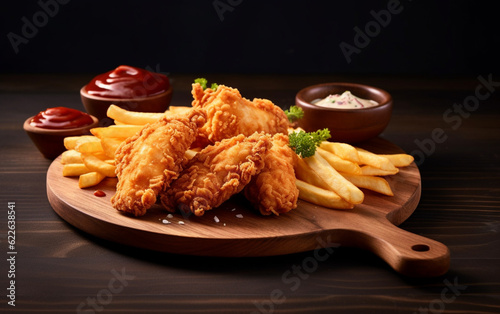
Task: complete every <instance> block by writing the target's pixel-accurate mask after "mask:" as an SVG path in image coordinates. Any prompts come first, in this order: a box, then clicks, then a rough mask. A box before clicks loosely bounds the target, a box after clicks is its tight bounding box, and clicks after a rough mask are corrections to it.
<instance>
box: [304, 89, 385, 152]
mask: <svg viewBox="0 0 500 314" xmlns="http://www.w3.org/2000/svg"><path fill="white" fill-rule="evenodd" d="M345 91H350V92H351V93H352V94H353V95H355V96H356V97H359V98H362V99H367V100H373V101H376V102H377V103H378V105H376V106H373V107H366V108H345V109H340V108H327V107H320V106H318V105H315V104H314V102H315V101H317V100H319V99H324V98H326V97H327V96H329V95H334V94H342V93H344V92H345ZM295 104H296V105H297V106H298V107H300V108H302V110H303V111H304V117H303V118H302V119H300V120H298V122H297V125H298V126H299V127H301V128H303V129H304V130H305V131H307V132H313V131H316V130H318V129H324V128H328V129H329V130H330V134H331V136H332V137H331V139H330V141H335V142H345V143H358V142H362V141H366V140H369V139H371V138H374V137H376V136H378V135H379V134H380V133H382V131H383V130H384V129H385V128H386V127H387V125H388V124H389V121H390V118H391V114H392V107H393V102H392V97H391V95H390V94H389V93H388V92H386V91H384V90H382V89H380V88H377V87H373V86H368V85H363V84H356V83H342V82H341V83H324V84H318V85H312V86H308V87H306V88H304V89H302V90H300V91H299V92H298V93H297V95H296V96H295Z"/></svg>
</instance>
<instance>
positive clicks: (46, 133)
mask: <svg viewBox="0 0 500 314" xmlns="http://www.w3.org/2000/svg"><path fill="white" fill-rule="evenodd" d="M91 117H92V120H94V122H93V123H92V124H89V125H86V126H82V127H79V128H73V129H43V128H39V127H35V126H32V125H31V124H30V122H31V120H32V119H33V118H34V116H32V117H29V118H28V119H26V121H24V125H23V128H24V131H26V133H27V134H28V136H29V137H30V138H31V140H32V141H33V143H34V144H35V146H36V147H37V148H38V150H39V151H40V152H41V153H42V155H43V156H44V157H45V158H47V159H55V158H56V157H57V156H59V155H60V154H62V152H64V151H65V150H66V148H65V147H64V138H65V137H67V136H79V135H86V134H90V129H92V128H95V127H97V126H98V125H99V120H98V119H97V118H96V117H94V116H92V115H91Z"/></svg>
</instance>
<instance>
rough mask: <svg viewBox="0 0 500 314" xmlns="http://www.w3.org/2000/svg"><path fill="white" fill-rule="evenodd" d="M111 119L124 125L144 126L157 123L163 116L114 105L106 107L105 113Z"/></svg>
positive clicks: (159, 113)
mask: <svg viewBox="0 0 500 314" xmlns="http://www.w3.org/2000/svg"><path fill="white" fill-rule="evenodd" d="M106 114H107V116H108V117H109V118H111V119H114V120H118V121H120V122H121V123H124V124H133V125H145V124H147V123H153V122H156V121H158V120H159V119H160V118H161V117H163V116H164V115H165V114H164V113H161V112H158V113H157V112H136V111H129V110H126V109H123V108H120V107H118V106H116V105H111V106H109V107H108V111H107V112H106Z"/></svg>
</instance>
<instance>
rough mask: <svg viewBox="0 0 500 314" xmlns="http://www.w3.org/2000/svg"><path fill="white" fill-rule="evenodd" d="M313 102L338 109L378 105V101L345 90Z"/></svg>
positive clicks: (320, 105)
mask: <svg viewBox="0 0 500 314" xmlns="http://www.w3.org/2000/svg"><path fill="white" fill-rule="evenodd" d="M312 103H313V104H314V105H316V106H319V107H326V108H337V109H360V108H368V107H374V106H377V105H378V102H376V101H374V100H369V99H363V98H359V97H356V96H354V95H353V94H351V92H350V91H345V92H344V93H343V94H335V95H329V96H327V97H326V98H324V99H316V100H313V101H312Z"/></svg>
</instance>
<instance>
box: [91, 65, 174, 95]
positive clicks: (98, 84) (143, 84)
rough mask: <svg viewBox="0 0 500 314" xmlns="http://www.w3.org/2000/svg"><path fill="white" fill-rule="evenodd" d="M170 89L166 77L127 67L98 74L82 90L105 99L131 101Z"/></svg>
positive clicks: (122, 66)
mask: <svg viewBox="0 0 500 314" xmlns="http://www.w3.org/2000/svg"><path fill="white" fill-rule="evenodd" d="M169 87H170V81H169V79H168V77H167V76H165V75H163V74H159V73H153V72H149V71H147V70H144V69H140V68H134V67H131V66H128V65H120V66H119V67H117V68H116V69H114V70H112V71H109V72H106V73H103V74H100V75H98V76H96V77H95V78H94V79H92V81H90V82H89V83H88V84H87V85H86V86H85V88H84V90H85V91H86V92H87V93H89V94H90V95H94V96H100V97H105V98H120V99H133V98H143V97H147V96H154V95H158V94H161V93H163V92H166V91H167V90H168V88H169Z"/></svg>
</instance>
